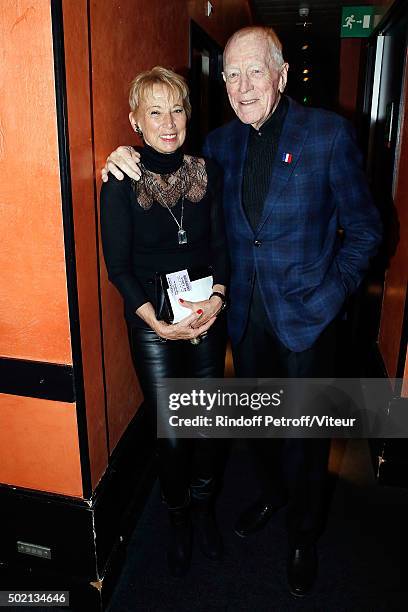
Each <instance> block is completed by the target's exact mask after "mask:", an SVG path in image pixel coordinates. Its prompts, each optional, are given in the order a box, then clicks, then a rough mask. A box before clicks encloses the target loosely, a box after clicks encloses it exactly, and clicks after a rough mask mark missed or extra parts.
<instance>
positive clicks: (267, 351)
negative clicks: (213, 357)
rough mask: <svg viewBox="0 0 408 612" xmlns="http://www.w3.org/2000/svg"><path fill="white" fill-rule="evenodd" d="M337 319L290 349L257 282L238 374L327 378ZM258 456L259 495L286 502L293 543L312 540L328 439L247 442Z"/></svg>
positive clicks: (236, 351) (237, 353)
mask: <svg viewBox="0 0 408 612" xmlns="http://www.w3.org/2000/svg"><path fill="white" fill-rule="evenodd" d="M336 323H337V322H336V321H334V322H333V323H331V324H330V325H329V326H328V327H327V328H326V329H325V330H324V331H323V333H322V334H321V335H320V337H319V338H318V339H317V340H316V342H315V343H314V344H313V345H312V346H311V347H310V348H309V349H307V350H305V351H300V352H294V351H291V350H289V349H288V348H287V347H286V346H284V345H283V344H282V343H281V342H280V340H279V338H278V337H277V336H276V335H275V334H274V332H273V330H272V329H271V325H270V323H269V320H268V318H267V314H266V312H265V309H264V306H263V303H262V297H261V295H260V292H259V287H258V286H257V283H255V286H254V293H253V296H252V302H251V308H250V313H249V318H248V324H247V329H246V332H245V334H244V337H243V339H242V341H241V342H240V343H239V344H238V345H237V346H236V347H234V348H233V355H234V366H235V372H236V375H237V376H239V377H247V378H270V377H278V378H331V377H332V376H334V362H335V348H336ZM248 442H249V445H250V447H251V449H252V452H253V453H254V457H255V459H256V460H257V464H258V468H259V475H260V480H261V487H262V496H263V497H264V498H265V500H267V501H269V502H270V503H272V504H276V505H280V504H284V503H286V501H287V502H288V515H287V518H288V533H289V541H290V543H291V545H294V546H296V545H301V544H308V543H311V542H314V541H315V540H316V539H317V537H318V535H319V533H320V530H321V527H322V524H323V519H324V509H325V491H326V484H327V464H328V457H329V450H330V440H329V439H317V438H316V439H312V438H309V439H299V438H296V439H295V438H288V439H286V440H285V439H270V438H258V439H256V438H253V439H250V440H248Z"/></svg>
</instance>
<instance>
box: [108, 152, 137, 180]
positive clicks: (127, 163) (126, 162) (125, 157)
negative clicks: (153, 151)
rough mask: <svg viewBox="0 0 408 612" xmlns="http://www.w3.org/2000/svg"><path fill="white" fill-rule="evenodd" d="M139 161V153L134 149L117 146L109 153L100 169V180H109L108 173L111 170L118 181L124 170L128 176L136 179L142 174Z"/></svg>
mask: <svg viewBox="0 0 408 612" xmlns="http://www.w3.org/2000/svg"><path fill="white" fill-rule="evenodd" d="M139 163H140V153H138V152H137V151H135V150H134V148H133V147H118V148H117V149H115V151H113V152H112V153H111V154H110V155H109V157H108V158H107V160H106V164H105V167H104V168H102V170H101V176H102V180H103V182H104V183H106V182H107V181H108V180H109V176H108V173H109V172H112V174H113V176H115V177H116V178H117V179H118V181H122V180H123V178H124V177H123V172H124V173H125V174H127V175H128V176H130V178H132V179H134V180H135V181H138V180H139V179H140V177H141V175H142V173H141V170H140V167H139ZM121 170H123V172H121Z"/></svg>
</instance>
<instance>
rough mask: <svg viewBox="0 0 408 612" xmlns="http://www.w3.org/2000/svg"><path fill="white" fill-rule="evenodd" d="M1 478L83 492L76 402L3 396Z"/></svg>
mask: <svg viewBox="0 0 408 612" xmlns="http://www.w3.org/2000/svg"><path fill="white" fill-rule="evenodd" d="M0 402H1V410H0V482H1V483H3V484H10V485H14V486H16V487H26V488H28V489H37V490H38V491H49V492H52V493H60V494H62V495H72V496H74V497H81V496H82V480H81V466H80V461H79V448H78V430H77V422H76V410H75V404H68V403H63V402H52V401H49V400H41V399H34V398H31V397H19V396H16V395H3V394H0Z"/></svg>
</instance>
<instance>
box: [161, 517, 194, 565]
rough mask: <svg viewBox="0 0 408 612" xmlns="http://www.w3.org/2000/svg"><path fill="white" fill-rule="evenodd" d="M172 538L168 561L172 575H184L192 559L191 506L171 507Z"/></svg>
mask: <svg viewBox="0 0 408 612" xmlns="http://www.w3.org/2000/svg"><path fill="white" fill-rule="evenodd" d="M169 518H170V540H169V547H168V550H167V562H168V565H169V571H170V573H171V574H172V576H184V575H185V574H186V573H187V572H188V570H189V568H190V561H191V518H190V506H185V507H183V508H176V509H173V510H170V509H169Z"/></svg>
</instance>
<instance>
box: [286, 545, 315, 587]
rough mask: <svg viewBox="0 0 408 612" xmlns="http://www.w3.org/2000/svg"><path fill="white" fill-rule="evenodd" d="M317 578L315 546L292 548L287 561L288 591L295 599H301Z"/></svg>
mask: <svg viewBox="0 0 408 612" xmlns="http://www.w3.org/2000/svg"><path fill="white" fill-rule="evenodd" d="M316 577H317V553H316V546H315V545H314V544H311V545H310V546H302V547H300V548H293V549H292V551H291V554H290V556H289V561H288V582H289V590H290V592H291V593H292V595H294V596H295V597H303V596H304V595H306V594H307V593H308V592H309V591H310V589H311V588H312V586H313V584H314V582H315V580H316Z"/></svg>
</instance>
